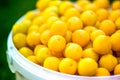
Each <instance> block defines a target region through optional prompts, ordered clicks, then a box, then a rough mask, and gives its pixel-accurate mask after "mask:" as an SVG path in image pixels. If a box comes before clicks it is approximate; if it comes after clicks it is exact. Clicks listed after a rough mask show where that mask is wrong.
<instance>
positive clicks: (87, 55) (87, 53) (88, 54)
mask: <svg viewBox="0 0 120 80" xmlns="http://www.w3.org/2000/svg"><path fill="white" fill-rule="evenodd" d="M82 56H83V58H92V59H94V60H95V61H96V62H97V61H98V59H99V55H98V54H97V53H96V52H95V51H94V50H93V48H87V49H84V51H83V55H82Z"/></svg>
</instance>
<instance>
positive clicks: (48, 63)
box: [43, 56, 60, 71]
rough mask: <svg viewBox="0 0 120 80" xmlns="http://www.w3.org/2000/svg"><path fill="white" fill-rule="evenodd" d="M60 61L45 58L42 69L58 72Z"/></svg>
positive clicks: (55, 58) (53, 58) (54, 58)
mask: <svg viewBox="0 0 120 80" xmlns="http://www.w3.org/2000/svg"><path fill="white" fill-rule="evenodd" d="M59 63H60V60H59V58H57V57H53V56H51V57H47V58H46V59H45V61H44V63H43V67H45V68H48V69H51V70H55V71H58V69H59Z"/></svg>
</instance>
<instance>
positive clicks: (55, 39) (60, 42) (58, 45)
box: [48, 35, 66, 52]
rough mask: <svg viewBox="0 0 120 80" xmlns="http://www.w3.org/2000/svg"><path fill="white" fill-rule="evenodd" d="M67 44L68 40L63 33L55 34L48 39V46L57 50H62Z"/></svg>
mask: <svg viewBox="0 0 120 80" xmlns="http://www.w3.org/2000/svg"><path fill="white" fill-rule="evenodd" d="M65 46H66V40H65V38H64V37H63V36H61V35H54V36H52V37H51V38H50V39H49V40H48V48H49V49H50V50H52V51H55V52H61V51H63V50H64V48H65Z"/></svg>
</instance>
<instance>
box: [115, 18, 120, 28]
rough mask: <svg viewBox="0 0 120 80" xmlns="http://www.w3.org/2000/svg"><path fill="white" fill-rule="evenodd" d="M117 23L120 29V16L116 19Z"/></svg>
mask: <svg viewBox="0 0 120 80" xmlns="http://www.w3.org/2000/svg"><path fill="white" fill-rule="evenodd" d="M115 25H116V27H117V29H120V17H118V18H117V19H116V20H115Z"/></svg>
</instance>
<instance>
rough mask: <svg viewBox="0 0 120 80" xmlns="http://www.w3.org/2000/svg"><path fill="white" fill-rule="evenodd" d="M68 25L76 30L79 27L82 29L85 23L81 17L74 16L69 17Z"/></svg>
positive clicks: (72, 29) (71, 29)
mask: <svg viewBox="0 0 120 80" xmlns="http://www.w3.org/2000/svg"><path fill="white" fill-rule="evenodd" d="M67 26H68V29H69V30H70V31H75V30H77V29H82V28H83V23H82V21H81V19H80V18H78V17H76V16H73V17H71V18H69V19H68V21H67Z"/></svg>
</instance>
